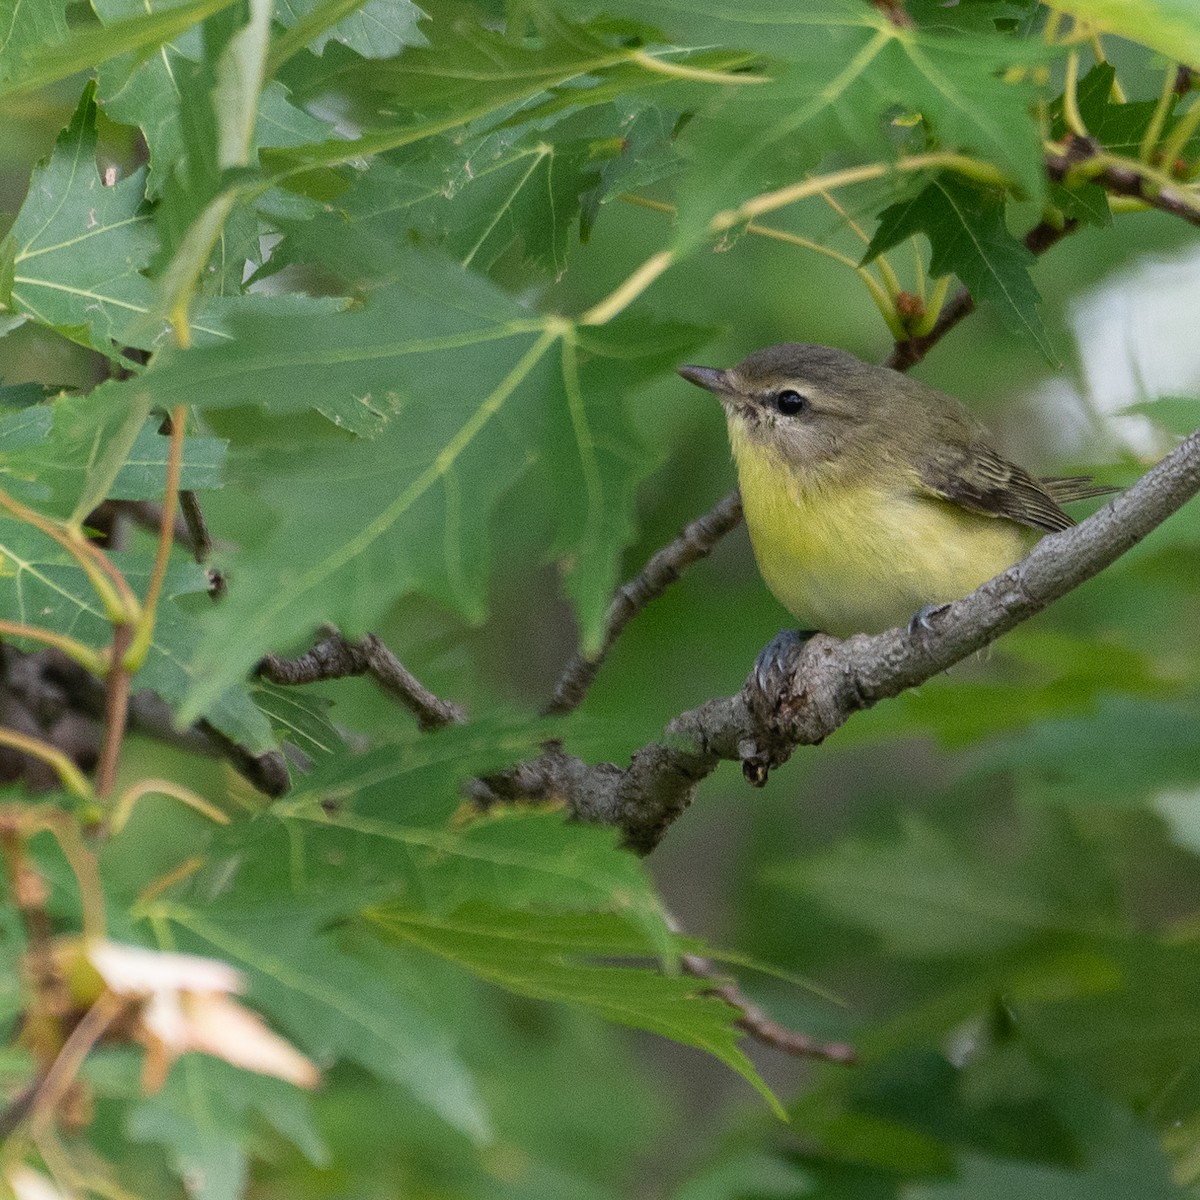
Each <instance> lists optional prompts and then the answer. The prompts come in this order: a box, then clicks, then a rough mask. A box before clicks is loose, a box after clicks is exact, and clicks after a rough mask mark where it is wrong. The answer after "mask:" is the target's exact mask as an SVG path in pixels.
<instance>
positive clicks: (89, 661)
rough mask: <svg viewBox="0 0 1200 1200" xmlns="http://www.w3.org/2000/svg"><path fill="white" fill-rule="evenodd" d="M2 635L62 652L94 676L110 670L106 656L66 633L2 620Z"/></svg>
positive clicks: (0, 630)
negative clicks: (19, 638) (40, 644)
mask: <svg viewBox="0 0 1200 1200" xmlns="http://www.w3.org/2000/svg"><path fill="white" fill-rule="evenodd" d="M0 635H4V636H7V637H22V638H28V639H29V640H30V641H31V642H41V643H42V644H43V645H46V646H53V647H54V649H55V650H60V651H62V653H63V654H65V655H66V656H67V657H68V658H69V659H70V660H71V661H72V662H76V663H78V664H79V665H80V666H81V667H83V669H84V670H85V671H90V672H91V673H92V674H93V675H103V674H104V672H105V671H107V670H108V659H107V658H106V656H105V655H104V654H101V653H100V652H98V651H96V650H93V649H92V648H91V646H85V645H84V644H83V642H80V641H76V639H75V638H73V637H68V636H67V635H66V634H65V633H54V632H53V631H52V630H50V629H42V628H40V627H39V626H37V625H23V624H22V623H21V622H20V621H3V620H0Z"/></svg>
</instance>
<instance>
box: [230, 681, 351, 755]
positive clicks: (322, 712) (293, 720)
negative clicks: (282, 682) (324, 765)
mask: <svg viewBox="0 0 1200 1200" xmlns="http://www.w3.org/2000/svg"><path fill="white" fill-rule="evenodd" d="M251 694H252V695H253V697H254V703H255V705H256V706H257V708H258V710H259V712H261V713H263V714H264V715H265V716H266V718H267V720H269V721H270V722H271V729H272V730H273V731H274V733H275V736H276V738H278V739H279V741H280V742H287V743H289V744H290V745H292V746H295V747H296V749H297V750H300V751H302V752H303V753H304V754H306V755H307V756H308V757H309V758H310V759H312V760H314V761H316V760H318V759H320V758H324V757H325V756H326V755H328V754H336V753H338V752H339V751H342V750H344V749H345V748H346V740H345V738H344V737H343V736H342V734H341V733H340V732H339V730H338V728H337V726H336V725H334V724H333V722H332V721H331V720H330V719H329V710H330V709H331V708H332V707H333V701H332V700H329V699H327V698H326V697H324V696H321V695H319V694H317V693H314V692H312V691H309V690H305V691H301V690H300V689H298V688H294V687H278V686H276V685H275V684H273V683H265V682H263V681H262V680H260V681H259V682H258V683H256V684H255V685H254V688H253V691H252V693H251Z"/></svg>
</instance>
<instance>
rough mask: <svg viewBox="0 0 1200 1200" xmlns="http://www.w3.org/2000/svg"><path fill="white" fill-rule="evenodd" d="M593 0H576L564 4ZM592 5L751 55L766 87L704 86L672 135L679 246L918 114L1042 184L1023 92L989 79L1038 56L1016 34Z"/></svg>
mask: <svg viewBox="0 0 1200 1200" xmlns="http://www.w3.org/2000/svg"><path fill="white" fill-rule="evenodd" d="M597 7H601V6H596V5H594V4H591V3H589V2H587V0H584V3H582V4H579V3H575V4H572V5H571V6H570V11H573V12H579V11H580V10H582V11H584V12H587V11H590V10H592V9H594V8H597ZM602 7H603V9H604V11H606V12H609V13H612V12H619V13H621V14H622V15H627V16H629V17H630V18H632V19H634V20H636V21H638V22H650V23H652V24H653V25H655V26H657V27H658V28H659V29H661V30H662V31H663V34H664V36H665V38H666V39H667V40H668V41H669V42H672V43H674V45H675V46H677V47H682V48H691V47H695V46H697V45H705V46H712V45H719V46H723V47H728V48H732V47H738V48H741V49H745V50H753V51H757V52H758V53H759V54H761V55H762V56H763V61H760V62H759V63H758V64H756V68H755V71H754V74H755V75H756V76H758V77H763V76H765V77H766V78H768V79H769V82H766V83H762V82H759V83H750V82H741V83H738V85H737V86H736V87H731V88H728V89H725V90H724V92H717V91H716V90H715V89H713V88H711V87H710V88H709V89H708V98H707V99H706V100H705V101H700V102H699V103H697V104H696V107H697V108H698V109H699V110H700V112H699V115H698V116H697V117H696V119H694V120H693V121H692V122H691V123H690V124H689V125H688V126H687V128H686V130H684V131H683V133H682V135H681V137H680V142H681V146H682V148H683V149H684V152H685V153H686V154H688V156H689V158H691V160H692V169H691V171H690V172H689V174H688V176H687V177H686V179H685V180H684V181H683V182H682V184H681V201H682V203H681V210H680V216H679V225H678V237H677V244H678V245H679V246H680V247H688V246H691V245H694V244H698V243H700V242H702V241H703V240H704V238H705V236H706V233H705V231H706V229H707V226H708V222H709V220H710V219H711V218H712V216H713V215H715V214H716V213H717V212H718V211H719V210H721V209H728V208H734V207H736V205H738V204H739V203H741V202H742V201H744V200H746V199H749V198H750V197H751V196H753V195H754V194H755V193H759V192H764V191H769V190H772V189H774V188H777V187H780V186H782V185H784V184H786V183H788V182H794V181H795V180H797V179H800V178H802V177H803V176H804V175H805V173H807V172H808V171H810V170H812V169H813V168H814V167H816V166H817V165H818V164H819V163H820V162H821V161H822V160H824V159H826V158H827V157H829V156H830V155H833V154H837V155H838V156H839V157H840V158H841V159H843V160H844V159H845V158H846V157H851V158H854V159H860V158H862V157H864V156H865V157H867V158H869V159H877V158H880V157H882V158H885V159H891V158H892V157H893V156H894V153H895V149H896V141H897V138H896V129H897V128H898V127H897V126H895V125H894V124H893V120H894V119H895V118H896V117H904V118H905V120H906V122H908V123H911V120H910V119H911V118H912V117H915V116H919V118H920V122H921V123H922V124H923V125H925V126H927V127H928V129H929V131H930V134H929V136H930V138H931V139H932V140H933V142H934V144H936V145H938V146H939V147H940V148H942V149H947V150H956V151H961V152H963V153H966V154H973V155H977V156H979V157H980V158H982V159H984V160H985V161H987V162H990V163H994V164H995V165H996V166H998V167H999V168H1000V169H1001V170H1002V171H1003V172H1004V173H1005V174H1007V175H1009V176H1011V178H1012V179H1013V180H1014V181H1015V182H1016V183H1018V184H1019V185H1020V186H1021V187H1022V188H1024V190H1025V191H1027V192H1028V193H1029V194H1030V195H1032V196H1039V195H1040V193H1041V190H1042V188H1043V186H1044V176H1043V172H1042V169H1041V152H1040V145H1039V139H1038V134H1037V130H1036V128H1035V126H1034V123H1033V121H1032V119H1031V117H1030V113H1029V109H1028V104H1029V98H1030V97H1029V94H1028V92H1027V91H1026V90H1025V88H1024V87H1022V86H1020V85H1014V84H1012V83H1006V82H1004V81H1003V79H1002V76H1003V74H1004V71H1005V68H1007V67H1009V66H1012V65H1014V63H1016V62H1018V61H1019V62H1021V63H1026V62H1029V63H1031V62H1032V61H1034V60H1033V58H1031V55H1037V54H1039V53H1040V54H1043V55H1044V54H1045V51H1040V52H1039V51H1038V50H1037V49H1036V47H1035V46H1034V45H1033V44H1031V43H1029V42H1020V41H1017V40H1016V39H1010V38H1003V37H998V36H995V35H994V34H993V35H991V36H986V37H985V36H980V35H977V34H969V33H946V32H944V31H943V30H941V29H922V28H901V27H900V26H899V25H897V24H895V23H893V22H891V21H890V20H889V19H888V17H887V16H886V15H884V13H882V12H879V11H875V10H873V9H872V8H871V7H870V6H869V5H861V4H857V3H854V2H853V0H822V2H821V3H815V4H806V5H795V4H791V3H788V0H758V2H757V3H755V4H752V5H739V6H728V5H726V6H720V5H702V6H700V7H699V8H697V7H696V6H694V5H691V4H682V3H677V2H676V0H652V2H651V3H648V4H642V3H636V4H635V3H626V4H621V5H617V6H616V7H615V8H613V7H610V6H609V5H604V6H602ZM734 78H735V81H736V79H737V77H736V76H735V77H734ZM916 148H917V149H924V148H925V147H924V146H923V145H922V144H920V143H917V144H916Z"/></svg>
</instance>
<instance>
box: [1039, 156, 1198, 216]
mask: <svg viewBox="0 0 1200 1200" xmlns="http://www.w3.org/2000/svg"><path fill="white" fill-rule="evenodd" d="M1167 165H1168V166H1169V165H1170V164H1167ZM1046 172H1047V174H1048V175H1049V176H1050V178H1051V179H1053V180H1055V181H1056V182H1060V183H1061V182H1063V181H1064V180H1065V179H1066V178H1067V177H1068V176H1070V175H1074V174H1079V173H1082V175H1083V177H1084V178H1086V179H1087V180H1089V181H1090V182H1092V183H1098V184H1099V185H1100V186H1101V187H1102V188H1104V190H1105V191H1107V192H1111V193H1112V194H1113V195H1116V196H1132V197H1134V199H1136V200H1141V201H1143V202H1144V203H1146V204H1148V205H1150V207H1151V208H1157V209H1159V210H1160V211H1162V212H1165V213H1170V214H1171V215H1172V216H1174V217H1179V218H1180V219H1181V220H1183V221H1187V222H1188V223H1189V224H1190V225H1196V226H1200V196H1197V194H1196V193H1195V192H1192V191H1189V190H1187V188H1185V187H1184V186H1182V185H1177V184H1176V182H1175V181H1174V180H1173V179H1171V178H1170V177H1169V176H1165V175H1163V173H1162V172H1161V171H1159V170H1157V169H1154V168H1150V167H1148V166H1147V165H1146V164H1145V163H1141V162H1135V161H1134V160H1133V159H1118V158H1117V157H1116V156H1115V155H1109V154H1105V153H1104V152H1102V151H1101V150H1100V148H1099V146H1098V145H1097V144H1096V143H1095V142H1092V141H1091V140H1090V139H1088V138H1074V139H1072V140H1071V141H1070V142H1069V144H1068V145H1067V146H1066V148H1065V149H1061V150H1060V149H1050V150H1047V152H1046Z"/></svg>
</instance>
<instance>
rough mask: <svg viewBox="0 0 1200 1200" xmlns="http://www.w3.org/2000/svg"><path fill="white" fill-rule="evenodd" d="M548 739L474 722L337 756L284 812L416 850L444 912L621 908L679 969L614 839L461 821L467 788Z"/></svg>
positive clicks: (515, 723)
mask: <svg viewBox="0 0 1200 1200" xmlns="http://www.w3.org/2000/svg"><path fill="white" fill-rule="evenodd" d="M546 735H547V729H546V727H545V726H544V725H539V724H537V723H532V722H530V721H528V720H520V719H517V720H513V719H508V720H505V719H500V718H491V719H476V720H473V721H472V722H471V724H470V725H469V726H466V727H462V728H453V729H445V730H441V731H439V733H438V736H437V737H436V738H430V737H428V736H426V735H421V734H417V733H414V734H412V735H410V736H409V737H408V738H405V739H402V740H398V741H397V742H396V743H395V744H392V745H385V746H380V747H377V748H375V749H372V750H368V751H366V752H364V753H361V754H357V755H346V754H338V755H332V756H328V757H327V758H325V759H324V760H323V761H321V762H320V763H319V764H318V766H317V767H316V769H314V770H313V771H312V772H311V773H310V774H309V775H307V776H305V777H304V779H303V780H301V781H299V782H298V783H297V785H296V788H295V790H294V791H293V792H292V793H291V795H289V796H288V797H287V799H285V800H283V801H280V802H279V804H278V805H277V806H276V808H275V810H274V811H275V812H276V813H277V814H279V815H280V816H284V817H287V818H289V819H290V820H294V821H302V822H306V823H310V824H312V825H314V826H315V827H314V828H313V830H312V832H313V836H317V831H318V830H320V829H321V828H334V829H337V830H340V831H344V833H345V834H348V835H352V836H353V838H354V840H355V841H356V843H358V844H362V845H371V846H374V847H375V848H376V850H377V852H378V853H381V854H390V855H393V856H394V855H400V854H403V853H405V852H407V853H408V854H409V855H410V856H411V857H412V869H413V870H415V871H416V872H417V874H416V875H414V876H413V878H412V882H411V884H410V888H411V890H412V891H413V893H414V894H419V895H420V896H421V897H422V902H423V903H424V904H425V905H426V906H428V907H429V908H430V909H431V910H432V911H434V912H436V913H449V912H452V911H454V910H455V909H456V908H458V907H459V906H461V905H463V904H467V903H473V902H479V901H480V900H485V899H486V900H488V901H490V902H492V903H504V904H508V905H511V906H513V907H527V906H544V905H552V906H554V907H556V908H566V909H572V910H574V909H579V908H592V909H604V910H611V911H613V912H616V913H620V914H621V915H622V916H623V918H624V919H626V920H628V921H629V922H630V924H631V925H633V926H634V927H636V928H638V929H640V930H641V931H642V934H641V936H642V939H643V941H644V942H645V943H646V944H648V945H650V946H652V947H653V949H654V950H655V952H657V953H659V954H660V955H662V956H663V957H664V958H666V959H668V960H670V959H672V958H673V956H674V955H675V953H676V948H675V939H674V938H673V937H672V936H671V934H670V931H669V929H668V925H667V921H666V918H665V916H664V914H663V909H662V905H661V902H660V901H659V899H658V897H657V895H656V894H655V893H654V891H653V888H652V887H651V885H650V881H649V879H648V878H647V876H646V873H645V871H644V870H643V868H642V866H641V864H640V863H639V862H638V861H637V859H636V858H634V857H633V856H632V855H630V854H629V853H628V852H626V851H624V850H621V849H619V848H618V847H617V844H616V840H617V838H616V834H615V833H614V831H613V830H611V829H604V828H599V827H592V826H586V825H582V824H575V823H570V822H567V821H565V820H564V818H563V816H562V814H561V813H560V812H557V811H554V810H550V811H547V810H545V809H538V810H525V809H514V808H508V807H504V808H497V809H496V810H495V811H493V812H489V813H487V814H476V815H475V818H474V819H473V820H464V819H462V818H461V817H458V818H457V819H456V814H457V811H458V809H459V806H460V804H461V794H460V789H461V786H462V785H463V784H464V783H465V782H466V781H467V780H469V779H471V778H472V777H473V776H477V775H484V774H487V773H488V772H489V771H496V770H501V769H503V768H504V767H505V766H507V765H509V764H510V763H512V762H517V761H520V760H521V759H523V758H527V757H529V756H531V755H533V754H535V753H536V750H537V745H538V740H539V738H543V739H544V738H545V736H546ZM452 823H453V824H452ZM451 826H452V827H451ZM395 869H397V868H396V867H394V868H393V870H395Z"/></svg>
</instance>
